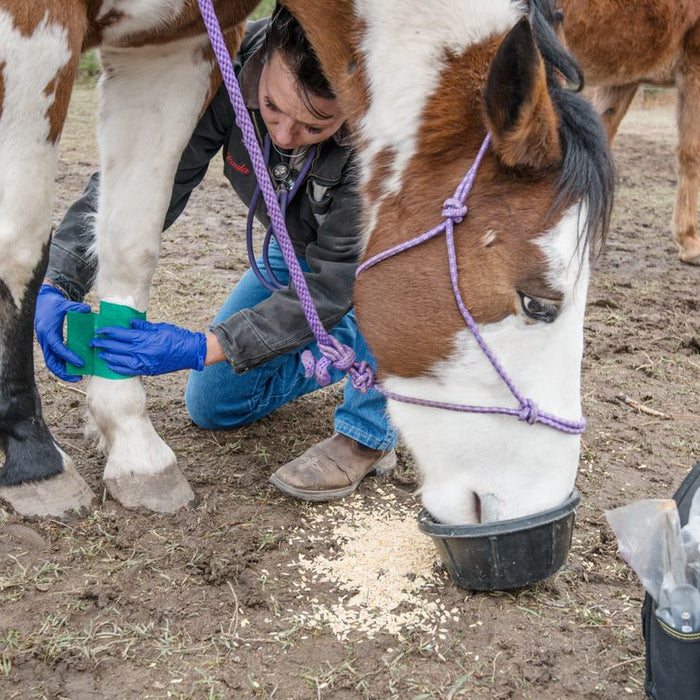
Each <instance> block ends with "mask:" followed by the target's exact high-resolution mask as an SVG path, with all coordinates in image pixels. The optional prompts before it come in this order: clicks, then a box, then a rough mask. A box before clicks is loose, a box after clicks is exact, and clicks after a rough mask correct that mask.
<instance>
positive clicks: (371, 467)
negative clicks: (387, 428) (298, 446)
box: [270, 433, 396, 501]
mask: <svg viewBox="0 0 700 700" xmlns="http://www.w3.org/2000/svg"><path fill="white" fill-rule="evenodd" d="M395 466H396V452H395V451H394V450H386V451H382V450H373V449H371V448H369V447H364V446H360V444H359V443H358V442H357V441H356V440H353V439H352V438H349V437H347V436H346V435H341V434H340V433H335V434H334V435H332V436H331V437H329V438H327V439H326V440H323V441H322V442H319V443H318V444H316V445H314V446H313V447H310V448H309V449H308V450H306V452H304V453H303V454H302V455H300V456H299V457H297V458H296V459H294V460H292V461H291V462H287V464H285V465H283V466H281V467H280V468H279V469H278V470H277V471H276V472H275V473H274V474H273V475H272V476H271V477H270V483H271V484H272V485H273V486H275V487H277V488H278V489H279V490H280V491H282V493H286V494H287V495H289V496H294V498H299V499H301V500H302V501H331V500H333V499H335V498H343V497H345V496H349V495H350V494H351V493H352V492H353V491H354V490H355V489H356V488H357V487H358V486H359V484H360V482H361V481H362V479H364V478H365V477H366V476H367V474H370V473H372V472H374V473H375V474H388V473H389V472H390V471H391V470H392V469H393V468H394V467H395Z"/></svg>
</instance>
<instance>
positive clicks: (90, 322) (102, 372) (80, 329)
mask: <svg viewBox="0 0 700 700" xmlns="http://www.w3.org/2000/svg"><path fill="white" fill-rule="evenodd" d="M132 318H140V319H144V320H145V319H146V312H145V311H137V310H136V309H132V308H131V307H130V306H122V305H121V304H112V303H111V302H109V301H103V302H100V312H99V313H94V312H93V311H91V312H90V313H81V312H80V311H68V312H67V313H66V319H67V323H66V326H67V328H66V337H67V340H66V345H67V346H68V348H69V349H70V350H72V351H73V352H74V353H76V355H80V357H81V358H82V359H83V360H84V362H85V364H84V365H83V366H82V367H77V366H76V365H73V364H71V363H70V362H66V372H67V373H68V374H75V375H87V374H92V375H94V376H96V377H104V378H105V379H129V377H125V376H124V375H123V374H117V373H116V372H112V370H111V369H109V367H107V365H106V364H105V361H104V360H103V359H102V358H100V357H99V356H98V354H97V352H98V351H97V349H96V348H91V347H90V341H91V340H92V339H93V338H94V337H95V328H106V327H107V326H121V327H122V328H129V327H130V325H131V319H132Z"/></svg>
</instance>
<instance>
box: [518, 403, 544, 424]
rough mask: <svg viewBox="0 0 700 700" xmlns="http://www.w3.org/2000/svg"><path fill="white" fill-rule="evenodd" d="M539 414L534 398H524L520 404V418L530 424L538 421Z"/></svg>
mask: <svg viewBox="0 0 700 700" xmlns="http://www.w3.org/2000/svg"><path fill="white" fill-rule="evenodd" d="M538 414H539V411H538V408H537V404H536V403H535V402H534V401H533V400H532V399H524V400H523V402H522V403H521V404H520V410H519V411H518V420H520V421H526V422H528V423H529V424H530V425H533V424H534V423H536V422H537V416H538Z"/></svg>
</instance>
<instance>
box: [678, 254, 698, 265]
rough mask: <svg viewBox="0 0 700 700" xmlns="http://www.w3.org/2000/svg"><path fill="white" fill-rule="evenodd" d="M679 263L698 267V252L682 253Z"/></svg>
mask: <svg viewBox="0 0 700 700" xmlns="http://www.w3.org/2000/svg"><path fill="white" fill-rule="evenodd" d="M678 257H679V258H680V260H681V262H683V263H686V265H700V250H695V251H691V252H686V251H683V252H682V253H681V254H680V255H679V256H678Z"/></svg>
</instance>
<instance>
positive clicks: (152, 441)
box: [104, 419, 177, 479]
mask: <svg viewBox="0 0 700 700" xmlns="http://www.w3.org/2000/svg"><path fill="white" fill-rule="evenodd" d="M111 438H112V439H111V440H110V446H109V452H108V457H107V465H106V466H105V471H104V478H105V479H108V478H112V479H115V478H119V477H122V476H149V475H155V474H159V473H161V472H164V471H165V470H167V469H168V468H170V467H172V466H174V465H175V464H176V462H177V460H176V458H175V453H174V452H173V451H172V450H171V449H170V447H169V446H168V445H167V444H166V443H165V441H164V440H163V439H162V438H161V437H160V435H158V433H157V432H156V430H155V428H154V427H153V426H152V425H151V422H150V421H149V420H148V419H146V420H133V419H132V420H128V421H125V422H124V423H123V424H121V425H120V426H119V428H118V430H115V431H114V432H113V433H112V435H111Z"/></svg>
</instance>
